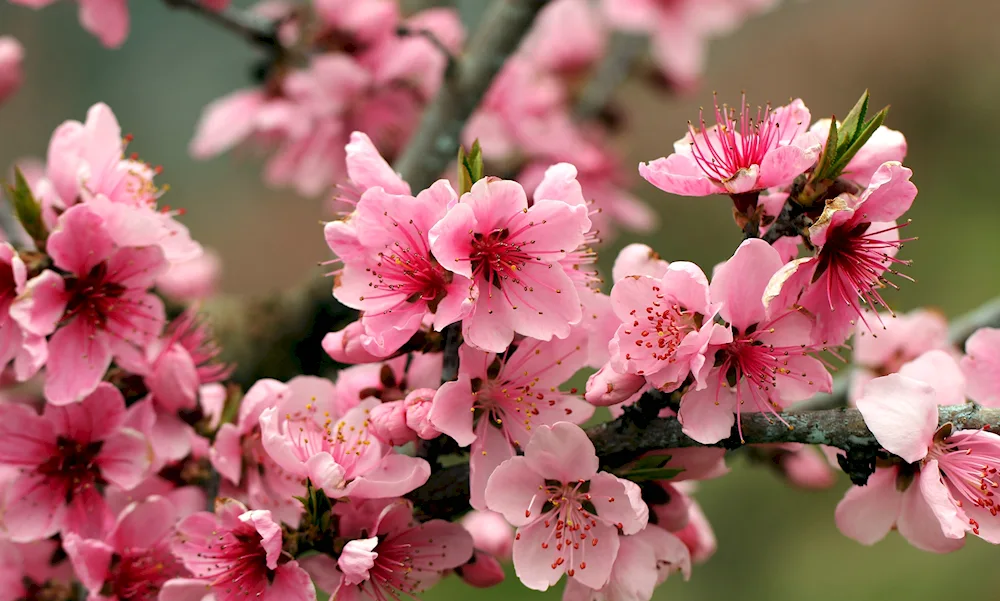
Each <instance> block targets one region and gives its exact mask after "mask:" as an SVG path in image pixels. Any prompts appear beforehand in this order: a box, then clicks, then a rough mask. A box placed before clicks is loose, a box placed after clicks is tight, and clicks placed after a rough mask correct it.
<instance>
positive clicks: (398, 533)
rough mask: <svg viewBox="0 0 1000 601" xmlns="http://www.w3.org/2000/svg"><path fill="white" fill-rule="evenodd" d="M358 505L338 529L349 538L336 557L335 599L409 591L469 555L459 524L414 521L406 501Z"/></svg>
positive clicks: (378, 599) (374, 599)
mask: <svg viewBox="0 0 1000 601" xmlns="http://www.w3.org/2000/svg"><path fill="white" fill-rule="evenodd" d="M355 505H357V504H355ZM360 505H361V506H360V507H356V508H353V509H351V508H349V509H348V510H347V511H348V512H350V513H352V514H354V515H351V516H347V517H342V519H341V527H342V531H341V532H339V534H340V535H341V536H344V537H348V538H352V539H353V540H350V541H348V542H347V544H346V545H345V546H344V550H343V552H342V553H341V555H340V558H339V560H338V562H337V563H338V567H339V571H340V573H341V574H342V580H341V584H340V586H339V588H337V589H335V590H333V591H332V593H333V595H332V597H333V598H336V599H338V600H339V601H356V600H361V599H368V600H371V601H382V600H384V599H389V598H395V597H397V596H399V595H400V594H402V595H406V596H412V595H413V594H414V593H419V592H421V591H423V590H426V589H427V588H429V587H431V586H433V585H434V584H436V583H437V581H438V580H440V579H441V576H442V575H443V573H444V572H445V571H446V570H451V569H454V568H457V567H459V566H461V565H462V564H464V563H466V562H467V561H469V558H471V557H472V537H471V536H470V535H469V533H468V532H466V530H465V529H464V528H462V526H460V525H458V524H454V523H451V522H447V521H444V520H430V521H427V522H424V523H418V522H416V521H415V520H414V519H413V506H412V505H411V504H410V502H409V501H406V500H403V499H384V500H377V501H367V502H364V503H361V504H360ZM359 514H360V515H359ZM345 525H347V527H346V528H344V526H345Z"/></svg>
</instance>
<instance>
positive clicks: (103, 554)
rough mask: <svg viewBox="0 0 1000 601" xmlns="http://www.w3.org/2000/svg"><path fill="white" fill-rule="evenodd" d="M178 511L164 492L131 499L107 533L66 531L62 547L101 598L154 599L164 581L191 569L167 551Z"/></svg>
mask: <svg viewBox="0 0 1000 601" xmlns="http://www.w3.org/2000/svg"><path fill="white" fill-rule="evenodd" d="M177 517H178V512H177V510H176V509H175V508H174V506H173V504H172V503H171V502H170V501H169V500H167V499H166V498H164V497H159V496H153V497H149V498H148V499H146V500H144V501H140V502H137V503H132V504H130V505H129V506H128V507H126V508H125V510H124V511H122V512H121V514H119V516H118V519H117V520H116V521H115V525H114V527H113V528H112V529H111V531H110V532H109V533H108V535H107V537H106V538H97V539H95V538H83V537H81V536H80V535H78V534H75V533H72V532H71V533H69V534H67V535H65V536H64V537H63V548H64V549H65V550H66V554H67V555H69V558H70V561H71V562H72V563H73V569H74V570H75V571H76V574H77V577H79V579H80V583H81V584H83V586H84V587H85V588H86V589H87V590H89V591H91V598H94V595H97V594H98V593H99V592H100V594H102V597H101V599H102V601H104V600H107V601H119V600H120V601H155V600H156V599H157V598H158V595H159V593H160V589H161V588H162V587H163V585H164V583H166V582H167V581H168V580H170V579H172V578H183V577H189V576H190V573H189V572H188V571H187V570H186V569H184V566H183V565H181V563H180V562H179V561H178V560H177V559H176V558H175V557H174V556H173V554H172V553H171V552H170V538H171V537H170V535H171V534H172V533H173V531H174V525H175V524H176V523H177Z"/></svg>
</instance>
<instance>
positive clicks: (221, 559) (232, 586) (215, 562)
mask: <svg viewBox="0 0 1000 601" xmlns="http://www.w3.org/2000/svg"><path fill="white" fill-rule="evenodd" d="M238 528H239V530H226V531H222V532H219V533H218V535H217V536H215V537H213V538H210V539H208V541H207V542H206V544H205V548H204V550H203V551H202V552H201V553H200V554H199V556H198V561H197V566H196V568H195V569H193V570H192V571H193V572H194V576H195V577H197V578H203V579H206V580H209V581H210V583H209V584H211V586H212V587H214V588H216V589H217V592H219V589H221V591H223V592H224V593H225V596H223V597H222V598H223V599H236V598H239V597H246V598H260V596H261V595H263V593H264V590H265V589H266V588H267V582H268V579H267V576H268V569H267V554H266V552H265V551H264V547H263V546H262V545H261V537H260V534H258V533H257V531H256V530H254V529H253V527H251V526H249V525H247V524H240V526H239V527H238ZM190 564H191V562H189V566H188V567H191V565H190Z"/></svg>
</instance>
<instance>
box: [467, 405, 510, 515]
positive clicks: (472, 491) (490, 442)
mask: <svg viewBox="0 0 1000 601" xmlns="http://www.w3.org/2000/svg"><path fill="white" fill-rule="evenodd" d="M476 435H477V437H476V441H475V442H474V443H472V448H471V449H470V454H471V457H470V458H469V504H470V505H472V507H473V508H474V509H478V510H480V511H482V510H485V509H486V508H487V507H488V503H487V500H486V487H487V486H489V481H490V477H491V476H492V475H493V472H494V471H496V469H497V468H498V467H499V466H500V464H502V463H503V462H505V461H507V460H508V459H510V458H511V457H514V455H515V453H516V451H515V449H514V445H513V444H511V442H510V441H509V440H508V439H507V435H506V434H504V432H502V431H501V430H499V429H498V428H496V427H494V426H493V424H491V423H490V420H489V419H488V418H484V417H480V418H479V424H478V425H477V426H476Z"/></svg>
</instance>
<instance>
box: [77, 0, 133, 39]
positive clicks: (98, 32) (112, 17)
mask: <svg viewBox="0 0 1000 601" xmlns="http://www.w3.org/2000/svg"><path fill="white" fill-rule="evenodd" d="M128 21H129V19H128V5H127V4H126V3H125V0H80V24H81V25H83V28H84V29H86V30H87V31H89V32H90V33H92V34H94V35H95V36H97V38H98V39H99V40H101V43H102V44H104V45H105V46H107V47H108V48H117V47H119V46H121V45H122V44H123V43H125V38H126V37H127V36H128Z"/></svg>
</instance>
